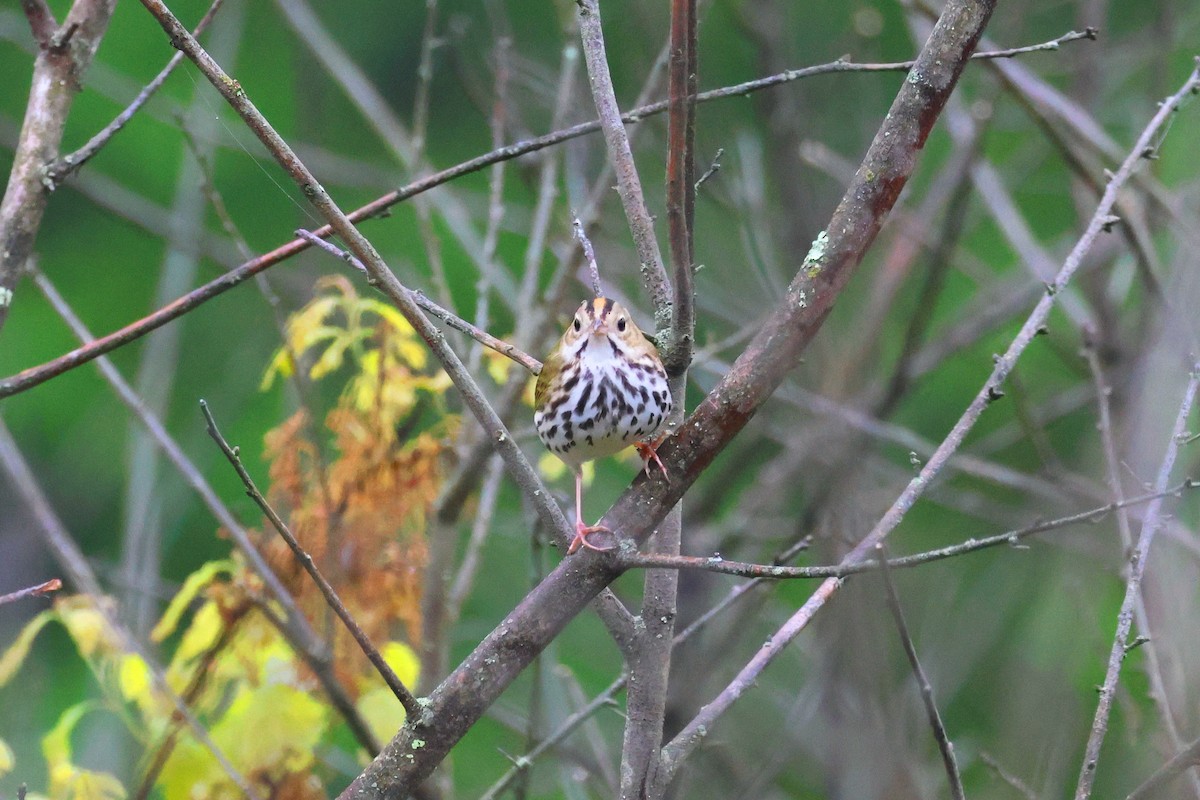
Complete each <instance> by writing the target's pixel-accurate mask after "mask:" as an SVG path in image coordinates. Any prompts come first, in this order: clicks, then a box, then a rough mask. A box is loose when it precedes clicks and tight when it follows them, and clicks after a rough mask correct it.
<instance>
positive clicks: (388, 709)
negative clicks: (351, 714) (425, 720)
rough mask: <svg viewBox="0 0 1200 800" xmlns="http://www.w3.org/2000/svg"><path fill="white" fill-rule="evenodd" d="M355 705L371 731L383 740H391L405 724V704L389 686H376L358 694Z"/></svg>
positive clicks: (378, 738)
mask: <svg viewBox="0 0 1200 800" xmlns="http://www.w3.org/2000/svg"><path fill="white" fill-rule="evenodd" d="M354 705H355V707H356V708H357V709H358V713H359V716H361V717H362V718H363V721H364V722H366V723H367V727H368V728H370V729H371V733H373V734H375V738H376V739H377V740H379V741H381V742H386V741H389V740H390V739H391V738H392V737H393V736H395V735H396V731H398V730H400V727H401V726H402V725H404V718H405V716H406V715H405V713H404V706H402V705H400V701H399V700H397V699H396V695H394V694H392V690H391V689H389V688H388V687H387V686H375V687H372V688H370V689H368V690H367V691H365V692H363V693H362V694H360V695H359V696H358V702H356V703H355V704H354Z"/></svg>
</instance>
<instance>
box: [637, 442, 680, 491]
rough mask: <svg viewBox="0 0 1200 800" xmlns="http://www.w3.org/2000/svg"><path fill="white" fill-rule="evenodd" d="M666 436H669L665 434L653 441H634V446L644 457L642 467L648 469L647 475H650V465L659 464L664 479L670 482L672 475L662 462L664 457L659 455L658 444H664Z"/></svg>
mask: <svg viewBox="0 0 1200 800" xmlns="http://www.w3.org/2000/svg"><path fill="white" fill-rule="evenodd" d="M666 438H667V437H666V435H665V434H664V435H662V436H660V437H659V438H658V440H657V441H655V442H653V443H651V442H634V445H633V446H634V448H635V449H636V450H637V451H638V455H639V456H641V457H642V468H643V469H644V470H645V471H646V475H647V476H649V475H650V465H651V464H657V465H658V468H659V469H660V470H662V475H663V479H664V480H666V482H667V483H670V482H671V476H670V475H669V474H668V473H667V466H666V464H664V463H663V462H662V459H661V458H659V457H658V446H659V445H660V444H662V443H663V439H666Z"/></svg>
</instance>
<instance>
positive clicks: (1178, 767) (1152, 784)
mask: <svg viewBox="0 0 1200 800" xmlns="http://www.w3.org/2000/svg"><path fill="white" fill-rule="evenodd" d="M1196 766H1200V739H1196V740H1194V741H1193V742H1192V743H1191V744H1189V745H1188V746H1187V747H1184V748H1183V749H1182V750H1180V751H1179V752H1178V753H1176V754H1175V755H1174V756H1173V757H1172V758H1171V760H1170V761H1168V762H1167V763H1165V764H1163V765H1162V766H1161V767H1159V768H1158V769H1157V770H1155V771H1154V773H1153V774H1152V775H1151V776H1150V777H1148V778H1146V780H1145V781H1143V782H1142V784H1141V785H1140V786H1138V787H1137V788H1136V789H1134V790H1133V791H1132V792H1130V793H1129V796H1128V797H1126V798H1125V800H1148V798H1151V797H1155V796H1158V795H1157V792H1158V791H1159V790H1160V789H1163V788H1165V787H1166V785H1167V784H1168V783H1170V782H1171V781H1172V780H1173V779H1174V778H1175V777H1176V776H1178V775H1180V774H1182V773H1183V772H1185V771H1186V770H1188V769H1191V768H1192V767H1196Z"/></svg>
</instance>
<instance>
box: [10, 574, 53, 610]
mask: <svg viewBox="0 0 1200 800" xmlns="http://www.w3.org/2000/svg"><path fill="white" fill-rule="evenodd" d="M61 588H62V580H60V579H59V578H51V579H50V580H48V581H46V582H45V583H39V584H38V585H37V586H29V587H26V588H24V589H18V590H17V591H15V592H9V593H8V594H0V606H3V605H7V604H8V603H15V602H17V601H18V600H24V599H26V598H28V597H44V596H45V595H48V594H50V593H51V592H57V591H58V590H59V589H61Z"/></svg>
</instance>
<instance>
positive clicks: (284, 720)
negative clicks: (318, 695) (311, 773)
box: [212, 683, 327, 775]
mask: <svg viewBox="0 0 1200 800" xmlns="http://www.w3.org/2000/svg"><path fill="white" fill-rule="evenodd" d="M326 714H327V710H326V707H325V705H324V704H322V703H320V702H318V701H316V700H314V699H313V698H311V697H309V696H308V694H306V693H305V692H303V691H301V690H300V689H297V688H295V687H293V686H288V685H286V684H282V683H275V684H268V685H264V686H259V687H257V688H255V689H244V690H243V691H242V692H241V693H239V694H238V695H237V697H235V698H234V700H233V702H232V703H231V704H230V706H229V710H228V711H227V712H226V714H225V716H223V717H222V718H221V721H220V722H218V723H217V724H216V725H214V726H213V728H212V737H213V740H214V741H215V742H216V743H217V745H218V746H219V747H220V748H221V750H223V751H224V752H225V754H226V755H228V756H229V759H230V760H231V761H232V762H233V763H234V765H235V766H237V767H238V769H239V770H241V771H242V772H244V773H253V772H259V771H266V772H268V773H270V774H275V775H278V774H279V773H280V772H296V771H299V770H303V769H308V768H309V767H310V766H312V764H313V762H314V761H315V752H314V751H315V748H316V746H317V743H318V742H319V741H320V740H321V737H322V736H323V735H324V733H325V729H326Z"/></svg>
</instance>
